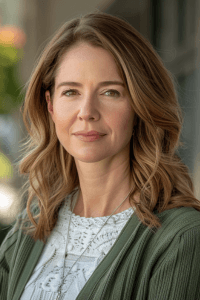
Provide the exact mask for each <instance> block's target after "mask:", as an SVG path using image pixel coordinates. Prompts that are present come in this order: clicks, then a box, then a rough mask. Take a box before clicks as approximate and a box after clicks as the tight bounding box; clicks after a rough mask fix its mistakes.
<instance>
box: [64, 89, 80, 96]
mask: <svg viewBox="0 0 200 300" xmlns="http://www.w3.org/2000/svg"><path fill="white" fill-rule="evenodd" d="M70 92H77V91H76V90H71V89H70V90H67V91H63V92H62V95H65V96H68V95H66V94H67V93H70ZM72 96H73V95H72Z"/></svg>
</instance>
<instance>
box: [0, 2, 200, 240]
mask: <svg viewBox="0 0 200 300" xmlns="http://www.w3.org/2000/svg"><path fill="white" fill-rule="evenodd" d="M95 8H97V9H99V10H101V11H104V12H107V13H109V14H112V15H115V16H118V17H121V18H122V19H124V20H126V21H128V22H129V23H130V24H132V25H133V26H134V27H135V28H136V29H137V30H138V31H139V32H141V34H142V35H143V36H145V37H146V38H147V39H148V40H149V41H150V42H151V44H152V45H153V46H154V49H155V50H156V51H157V53H158V54H159V55H160V56H161V58H162V59H163V62H164V64H165V66H166V67H167V68H168V69H169V70H170V71H171V72H172V74H173V76H174V79H175V81H176V83H177V92H178V97H179V102H180V104H181V107H182V109H183V111H184V126H183V130H182V136H181V138H182V141H183V142H184V143H185V147H184V148H183V149H180V151H179V153H180V156H181V158H182V160H183V161H184V163H185V164H186V165H187V166H188V167H189V170H190V173H191V177H192V179H193V182H194V185H195V195H196V197H197V198H198V199H200V88H199V86H200V71H199V63H200V23H199V22H200V0H165V1H163V0H143V1H138V0H116V1H113V0H84V1H82V0H74V1H71V0H59V1H57V0H42V1H41V0H34V1H32V0H0V243H1V242H2V240H3V238H4V236H5V234H6V233H7V231H8V230H9V225H10V224H12V223H13V222H14V220H15V217H16V215H17V214H18V213H19V198H20V193H21V190H20V189H21V187H22V185H23V183H24V178H22V177H21V176H19V174H18V169H17V167H16V163H17V162H18V161H19V159H20V146H21V144H22V140H23V139H24V138H25V136H26V130H25V128H24V125H23V122H22V118H21V113H20V111H19V108H20V105H21V104H22V101H23V97H24V90H23V87H24V85H25V84H26V82H27V81H28V80H29V78H30V75H31V72H32V70H33V67H34V65H35V62H36V60H37V58H38V56H39V54H40V53H41V51H42V50H43V48H44V47H45V45H46V44H47V42H48V41H49V40H50V39H51V38H52V36H53V34H54V32H55V31H56V30H57V29H58V28H59V27H60V26H61V25H62V24H63V23H64V22H66V21H68V20H69V19H71V18H74V17H77V16H80V15H81V14H85V13H87V12H90V11H92V10H94V9H95ZM25 201H26V199H25Z"/></svg>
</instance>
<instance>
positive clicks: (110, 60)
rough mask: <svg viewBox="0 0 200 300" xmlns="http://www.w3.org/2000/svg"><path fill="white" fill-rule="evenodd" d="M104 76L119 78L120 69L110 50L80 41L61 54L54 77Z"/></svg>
mask: <svg viewBox="0 0 200 300" xmlns="http://www.w3.org/2000/svg"><path fill="white" fill-rule="evenodd" d="M90 73H91V76H96V75H97V76H104V77H105V76H106V77H109V78H108V79H111V78H113V77H115V78H118V79H121V75H120V71H119V69H118V67H117V64H116V62H115V59H114V57H113V56H112V54H111V53H110V52H108V51H107V50H105V49H103V48H101V47H96V46H92V45H89V44H87V43H80V44H78V45H76V46H73V47H72V48H70V49H69V50H68V51H67V52H66V53H64V54H63V56H62V59H61V61H60V63H59V66H58V69H57V72H56V77H57V80H59V78H60V77H63V76H64V77H69V79H71V78H70V77H71V75H73V76H76V77H84V76H87V77H88V76H90Z"/></svg>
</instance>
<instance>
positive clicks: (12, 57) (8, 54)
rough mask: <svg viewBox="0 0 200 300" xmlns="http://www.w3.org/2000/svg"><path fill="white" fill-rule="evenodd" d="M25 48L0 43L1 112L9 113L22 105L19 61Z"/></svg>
mask: <svg viewBox="0 0 200 300" xmlns="http://www.w3.org/2000/svg"><path fill="white" fill-rule="evenodd" d="M22 58H23V49H17V48H15V47H13V46H11V45H2V44H0V114H8V113H11V112H12V111H13V110H16V109H17V107H18V106H19V105H20V103H21V101H22V98H23V95H22V94H21V90H22V88H21V83H20V81H19V75H18V61H19V60H21V59H22Z"/></svg>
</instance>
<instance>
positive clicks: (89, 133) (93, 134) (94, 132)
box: [74, 130, 105, 136]
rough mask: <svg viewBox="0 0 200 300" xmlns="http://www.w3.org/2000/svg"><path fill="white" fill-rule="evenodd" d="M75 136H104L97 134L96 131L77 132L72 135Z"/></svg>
mask: <svg viewBox="0 0 200 300" xmlns="http://www.w3.org/2000/svg"><path fill="white" fill-rule="evenodd" d="M74 134H75V135H83V136H99V135H105V134H104V133H101V132H98V131H94V130H92V131H89V132H84V131H78V132H76V133H74Z"/></svg>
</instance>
